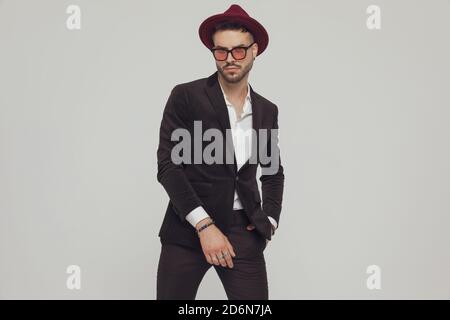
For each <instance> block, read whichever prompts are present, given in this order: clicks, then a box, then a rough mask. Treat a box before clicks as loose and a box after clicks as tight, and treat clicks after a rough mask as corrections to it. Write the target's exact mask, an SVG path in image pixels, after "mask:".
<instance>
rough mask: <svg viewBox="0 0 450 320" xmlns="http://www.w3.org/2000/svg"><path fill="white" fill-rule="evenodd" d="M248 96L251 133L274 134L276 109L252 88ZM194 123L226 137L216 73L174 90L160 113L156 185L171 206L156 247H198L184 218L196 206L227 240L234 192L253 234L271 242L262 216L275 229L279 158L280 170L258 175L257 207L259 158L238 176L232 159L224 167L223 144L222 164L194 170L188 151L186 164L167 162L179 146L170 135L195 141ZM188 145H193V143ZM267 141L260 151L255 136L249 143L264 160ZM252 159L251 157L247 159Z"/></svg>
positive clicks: (226, 122)
mask: <svg viewBox="0 0 450 320" xmlns="http://www.w3.org/2000/svg"><path fill="white" fill-rule="evenodd" d="M250 95H251V99H252V117H253V128H254V129H255V130H256V131H257V132H258V129H262V128H264V129H278V108H277V106H276V105H275V104H273V103H272V102H270V101H269V100H267V99H265V98H263V97H262V96H260V95H259V94H257V93H256V92H255V91H253V88H251V86H250ZM196 120H201V121H202V133H203V132H204V130H206V129H209V128H216V129H219V130H221V131H222V134H223V137H225V134H226V130H225V129H230V121H229V117H228V110H227V106H226V103H225V100H224V97H223V94H222V90H221V88H220V85H219V82H218V72H217V71H216V72H215V73H214V74H212V75H211V76H210V77H208V78H203V79H199V80H195V81H192V82H188V83H183V84H179V85H176V86H175V87H174V88H173V90H172V92H171V94H170V96H169V99H168V101H167V103H166V106H165V109H164V112H163V118H162V121H161V126H160V133H159V134H160V140H159V146H158V151H157V157H158V174H157V179H158V181H159V182H160V183H161V184H162V186H163V187H164V189H165V190H166V192H167V194H168V195H169V198H170V200H169V203H168V206H167V210H166V213H165V216H164V220H163V222H162V225H161V228H160V231H159V234H158V236H159V237H160V239H161V243H178V244H184V245H187V246H190V247H196V248H198V247H200V241H199V238H198V236H197V233H196V230H195V228H194V227H193V226H192V225H191V224H190V223H189V222H188V221H187V220H186V218H185V217H186V215H187V214H188V213H190V212H191V210H193V209H194V208H196V207H197V206H203V208H204V209H205V210H206V212H207V213H208V214H209V215H210V216H211V217H212V218H213V219H214V221H215V222H216V226H217V227H218V228H219V229H220V230H221V231H222V232H224V233H225V234H226V232H227V230H228V228H229V225H230V223H231V221H232V220H231V219H232V216H231V214H233V212H232V210H233V200H234V190H235V188H236V190H237V193H238V196H239V199H240V200H241V203H242V205H243V207H244V209H245V212H246V214H247V215H248V217H249V219H250V221H251V222H252V223H253V224H254V225H255V227H256V231H257V232H259V233H260V234H261V235H262V236H263V237H264V238H266V239H269V240H270V239H271V235H272V227H271V223H270V220H269V219H268V217H267V216H271V217H273V218H274V219H275V220H276V221H277V223H279V220H280V213H281V203H282V197H283V186H284V174H283V166H282V165H281V158H278V161H279V166H278V171H277V172H276V173H275V174H273V173H271V174H267V175H264V174H262V175H261V177H260V181H261V185H262V206H261V196H260V193H259V191H258V184H257V181H256V172H257V166H258V164H259V165H260V166H261V167H266V166H268V164H264V165H263V164H262V163H261V162H260V159H259V156H257V163H254V161H253V163H250V161H249V160H247V162H246V163H245V164H244V165H243V166H242V167H241V168H240V169H239V171H238V170H237V165H236V158H235V157H234V162H233V163H229V164H226V163H225V152H226V150H225V148H226V143H223V148H224V150H223V151H224V152H223V155H224V159H223V162H222V164H217V163H213V164H206V163H205V162H204V161H203V160H202V163H201V164H194V161H193V147H192V152H191V156H192V160H191V162H190V163H188V164H186V163H181V164H175V163H174V162H172V160H171V152H172V148H173V146H175V145H176V144H178V143H179V142H180V141H171V135H172V132H173V130H175V129H177V128H185V129H187V130H188V131H189V133H190V134H191V137H194V135H193V132H194V121H196ZM269 131H270V130H269ZM229 137H231V136H229ZM275 138H277V137H275ZM272 139H273V137H272ZM191 140H192V144H193V140H194V138H191ZM202 140H203V139H202ZM267 140H268V141H267V143H264V145H260V139H259V137H258V136H257V141H256V142H254V143H256V145H255V146H257V148H258V150H259V148H264V149H263V150H266V154H268V155H270V152H271V151H272V150H271V147H270V146H271V143H270V135H269V138H268V139H267ZM228 141H229V148H231V149H228V150H233V145H232V144H233V142H232V140H231V139H229V140H228ZM277 142H278V140H277ZM210 143H211V141H202V142H201V145H202V148H203V149H204V148H205V147H206V146H207V145H208V144H210ZM276 148H277V150H276V151H278V152H279V149H278V143H276ZM203 149H202V151H203ZM267 152H268V153H267ZM278 154H279V153H278ZM254 155H255V154H254V153H253V154H252V156H254Z"/></svg>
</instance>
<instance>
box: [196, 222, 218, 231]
mask: <svg viewBox="0 0 450 320" xmlns="http://www.w3.org/2000/svg"><path fill="white" fill-rule="evenodd" d="M214 223H215V222H214V220H211V221H210V222H208V223H206V224H204V225H202V226H201V227H200V228H199V229H198V230H197V234H199V233H200V232H201V231H202V230H204V229H206V228H208V227H209V226H210V225H212V224H214Z"/></svg>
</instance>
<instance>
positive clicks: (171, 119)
mask: <svg viewBox="0 0 450 320" xmlns="http://www.w3.org/2000/svg"><path fill="white" fill-rule="evenodd" d="M187 108H188V103H187V99H186V94H185V92H184V90H183V88H182V87H181V86H180V85H177V86H175V87H174V88H173V89H172V92H171V93H170V96H169V98H168V100H167V103H166V106H165V108H164V112H163V117H162V121H161V126H160V129H159V146H158V150H157V158H158V159H157V160H158V173H157V180H158V182H159V183H161V184H162V186H163V187H164V189H165V190H166V192H167V194H168V195H169V198H170V201H171V202H172V204H173V208H174V211H175V212H176V214H177V215H178V217H179V218H180V220H181V221H185V220H186V215H187V214H189V213H190V212H191V211H192V210H193V209H195V208H196V207H198V206H203V203H202V201H201V200H200V199H199V197H198V196H197V194H196V192H195V190H194V189H193V187H192V186H191V183H190V182H189V180H188V179H187V177H186V175H185V173H184V169H183V166H184V165H185V164H183V163H181V164H175V163H174V162H173V161H172V159H171V152H172V149H173V147H174V146H175V145H176V144H177V143H178V141H172V140H171V136H172V132H173V131H174V130H175V129H178V128H184V129H188V128H189V127H190V126H192V121H191V119H190V117H189V111H188V109H187Z"/></svg>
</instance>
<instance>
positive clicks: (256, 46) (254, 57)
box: [252, 42, 258, 60]
mask: <svg viewBox="0 0 450 320" xmlns="http://www.w3.org/2000/svg"><path fill="white" fill-rule="evenodd" d="M252 53H253V60H255V59H256V56H257V55H258V43H257V42H255V44H254V45H253V46H252Z"/></svg>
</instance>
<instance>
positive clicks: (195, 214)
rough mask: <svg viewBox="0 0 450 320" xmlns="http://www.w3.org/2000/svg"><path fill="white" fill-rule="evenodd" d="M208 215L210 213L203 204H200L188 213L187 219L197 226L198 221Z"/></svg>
mask: <svg viewBox="0 0 450 320" xmlns="http://www.w3.org/2000/svg"><path fill="white" fill-rule="evenodd" d="M208 217H209V214H208V213H206V211H205V209H203V207H202V206H198V207H197V208H195V209H194V210H192V211H191V212H189V213H188V214H187V216H186V220H187V221H188V222H189V223H190V224H191V225H192V226H193V227H194V228H195V226H196V225H197V223H199V222H200V221H202V220H203V219H205V218H208Z"/></svg>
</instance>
